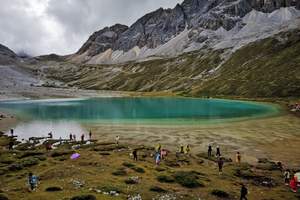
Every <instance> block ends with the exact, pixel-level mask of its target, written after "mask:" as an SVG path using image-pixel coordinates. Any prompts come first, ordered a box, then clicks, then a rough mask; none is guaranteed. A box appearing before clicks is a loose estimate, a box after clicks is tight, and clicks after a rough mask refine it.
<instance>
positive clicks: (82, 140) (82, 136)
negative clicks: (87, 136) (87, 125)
mask: <svg viewBox="0 0 300 200" xmlns="http://www.w3.org/2000/svg"><path fill="white" fill-rule="evenodd" d="M81 142H84V134H82V135H81Z"/></svg>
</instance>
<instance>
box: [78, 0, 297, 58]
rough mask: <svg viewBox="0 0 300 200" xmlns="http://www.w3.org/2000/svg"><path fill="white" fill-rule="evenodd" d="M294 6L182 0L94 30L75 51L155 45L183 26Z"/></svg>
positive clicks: (263, 0) (270, 1)
mask: <svg viewBox="0 0 300 200" xmlns="http://www.w3.org/2000/svg"><path fill="white" fill-rule="evenodd" d="M288 6H296V7H297V8H299V9H300V1H299V0H185V1H184V2H183V3H182V4H177V5H176V7H175V8H173V9H162V8H160V9H158V10H156V11H154V12H152V13H149V14H146V15H145V16H143V17H142V18H140V19H139V20H137V21H136V22H135V23H134V24H133V25H132V26H130V27H127V26H124V25H120V24H117V25H115V26H112V27H106V28H104V29H102V30H100V31H98V32H95V33H94V34H93V35H92V36H91V37H90V38H89V40H88V41H87V42H86V43H85V44H84V45H83V47H82V48H81V49H80V50H79V51H78V52H77V54H83V53H87V55H89V56H94V55H97V54H99V53H101V52H104V51H106V50H107V49H110V48H111V49H113V50H123V51H128V50H130V49H132V48H133V47H135V46H138V47H140V48H142V47H144V46H146V47H148V48H156V47H157V46H159V45H162V44H165V43H166V42H168V41H169V40H170V39H172V37H174V36H176V35H178V34H179V33H180V32H182V31H183V30H184V29H185V28H189V29H191V28H192V29H199V28H205V29H211V30H217V29H218V28H220V27H223V28H224V29H226V30H230V29H232V28H233V27H234V26H235V25H236V24H237V23H238V22H240V21H241V18H242V17H243V16H245V15H246V14H247V13H249V12H250V11H251V10H252V9H256V10H258V11H262V12H272V11H274V10H276V9H279V8H281V7H288Z"/></svg>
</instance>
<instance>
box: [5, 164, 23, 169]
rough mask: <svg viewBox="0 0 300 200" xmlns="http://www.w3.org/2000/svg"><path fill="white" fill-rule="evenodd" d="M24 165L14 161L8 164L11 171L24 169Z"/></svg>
mask: <svg viewBox="0 0 300 200" xmlns="http://www.w3.org/2000/svg"><path fill="white" fill-rule="evenodd" d="M23 168H24V167H23V165H21V164H20V163H14V164H11V165H9V166H8V170H9V171H19V170H22V169H23Z"/></svg>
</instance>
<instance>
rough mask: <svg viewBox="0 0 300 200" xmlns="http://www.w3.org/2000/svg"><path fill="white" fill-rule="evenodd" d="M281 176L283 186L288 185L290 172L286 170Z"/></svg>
mask: <svg viewBox="0 0 300 200" xmlns="http://www.w3.org/2000/svg"><path fill="white" fill-rule="evenodd" d="M283 176H284V183H285V185H289V183H290V180H291V171H290V170H289V169H286V170H285V172H284V173H283Z"/></svg>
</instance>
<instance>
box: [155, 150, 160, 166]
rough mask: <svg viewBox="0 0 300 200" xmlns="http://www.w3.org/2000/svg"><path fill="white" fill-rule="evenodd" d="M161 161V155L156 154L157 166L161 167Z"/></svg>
mask: <svg viewBox="0 0 300 200" xmlns="http://www.w3.org/2000/svg"><path fill="white" fill-rule="evenodd" d="M160 160H161V156H160V153H156V155H155V164H156V165H159V163H160Z"/></svg>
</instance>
